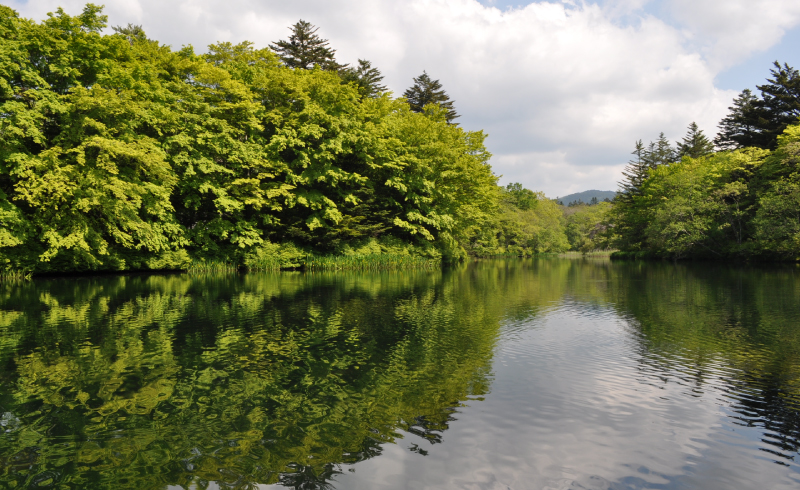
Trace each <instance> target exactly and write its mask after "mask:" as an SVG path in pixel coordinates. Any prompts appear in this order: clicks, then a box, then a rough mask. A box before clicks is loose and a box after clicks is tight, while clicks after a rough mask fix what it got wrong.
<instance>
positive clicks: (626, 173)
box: [617, 140, 650, 201]
mask: <svg viewBox="0 0 800 490" xmlns="http://www.w3.org/2000/svg"><path fill="white" fill-rule="evenodd" d="M631 154H632V155H634V157H635V158H634V159H633V160H630V161H628V164H627V165H626V166H625V168H624V169H623V170H622V177H623V178H622V181H620V183H619V194H618V195H617V200H619V201H629V200H631V199H632V198H633V196H635V195H638V194H639V193H640V192H641V188H642V183H643V182H644V180H645V179H646V178H647V172H648V171H649V170H650V165H649V164H648V161H647V150H646V149H645V147H644V144H642V140H639V141H637V142H636V145H635V147H634V150H633V151H632V152H631Z"/></svg>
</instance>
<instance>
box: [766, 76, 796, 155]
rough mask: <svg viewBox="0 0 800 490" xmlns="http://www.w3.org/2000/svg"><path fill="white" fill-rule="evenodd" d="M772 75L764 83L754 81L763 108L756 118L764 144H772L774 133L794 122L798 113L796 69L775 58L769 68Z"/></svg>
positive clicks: (777, 134) (770, 145) (778, 132)
mask: <svg viewBox="0 0 800 490" xmlns="http://www.w3.org/2000/svg"><path fill="white" fill-rule="evenodd" d="M770 74H771V75H772V78H768V79H767V82H768V83H766V84H764V85H757V86H756V87H757V88H758V90H759V91H760V92H761V101H760V103H759V104H758V105H760V106H761V107H762V108H763V110H764V115H763V116H762V117H763V119H760V120H759V126H760V129H761V136H762V138H763V140H764V142H765V143H768V144H767V145H766V146H763V147H764V148H770V149H773V148H776V147H777V145H778V142H777V137H778V136H779V135H780V134H781V133H783V131H784V130H785V129H786V127H787V126H789V125H790V124H796V123H797V118H798V117H800V72H798V71H797V70H796V69H794V68H792V67H791V66H789V65H788V64H786V63H784V64H783V66H781V64H780V63H778V62H777V61H775V62H774V68H773V69H771V70H770Z"/></svg>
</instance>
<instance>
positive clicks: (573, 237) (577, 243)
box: [564, 202, 611, 253]
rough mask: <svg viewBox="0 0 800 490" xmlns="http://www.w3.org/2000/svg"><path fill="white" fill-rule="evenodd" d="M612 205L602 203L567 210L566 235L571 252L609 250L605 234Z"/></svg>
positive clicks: (565, 212)
mask: <svg viewBox="0 0 800 490" xmlns="http://www.w3.org/2000/svg"><path fill="white" fill-rule="evenodd" d="M610 209H611V204H610V203H607V202H600V203H595V204H590V205H584V206H573V207H572V208H569V209H565V211H564V214H565V216H566V224H565V230H564V232H565V234H566V236H567V240H568V241H569V246H570V250H576V251H579V252H584V253H586V252H591V251H593V250H599V249H606V248H608V245H607V243H606V242H607V240H606V238H605V232H606V229H607V223H606V221H607V216H608V212H609V210H610Z"/></svg>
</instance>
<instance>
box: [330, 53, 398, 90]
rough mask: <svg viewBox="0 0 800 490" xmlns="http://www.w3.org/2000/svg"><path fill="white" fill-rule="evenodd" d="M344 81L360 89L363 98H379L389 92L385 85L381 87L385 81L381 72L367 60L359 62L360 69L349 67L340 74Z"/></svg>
mask: <svg viewBox="0 0 800 490" xmlns="http://www.w3.org/2000/svg"><path fill="white" fill-rule="evenodd" d="M339 74H340V76H341V77H342V80H343V81H345V82H351V83H354V84H355V85H356V87H358V92H359V94H361V97H371V98H375V97H379V96H380V95H381V94H383V93H385V92H386V91H387V88H386V86H385V85H381V84H380V82H381V81H382V80H383V75H381V72H380V70H378V69H377V68H373V67H372V63H370V62H369V61H367V60H362V59H359V60H358V68H355V67H347V68H344V69H343V70H341V71H340V72H339Z"/></svg>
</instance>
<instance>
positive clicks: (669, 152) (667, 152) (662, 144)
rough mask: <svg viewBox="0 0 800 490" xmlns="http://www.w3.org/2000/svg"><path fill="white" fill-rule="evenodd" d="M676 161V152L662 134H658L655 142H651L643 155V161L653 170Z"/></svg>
mask: <svg viewBox="0 0 800 490" xmlns="http://www.w3.org/2000/svg"><path fill="white" fill-rule="evenodd" d="M677 159H678V155H677V152H676V151H675V148H673V146H672V144H671V143H670V142H669V140H668V139H667V137H666V136H664V133H663V132H662V133H659V135H658V139H657V140H656V141H651V142H650V145H648V147H647V151H646V152H645V153H644V160H645V162H647V165H648V166H649V167H650V168H651V169H653V168H656V167H658V166H660V165H669V164H671V163H674V162H675V161H676V160H677Z"/></svg>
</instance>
